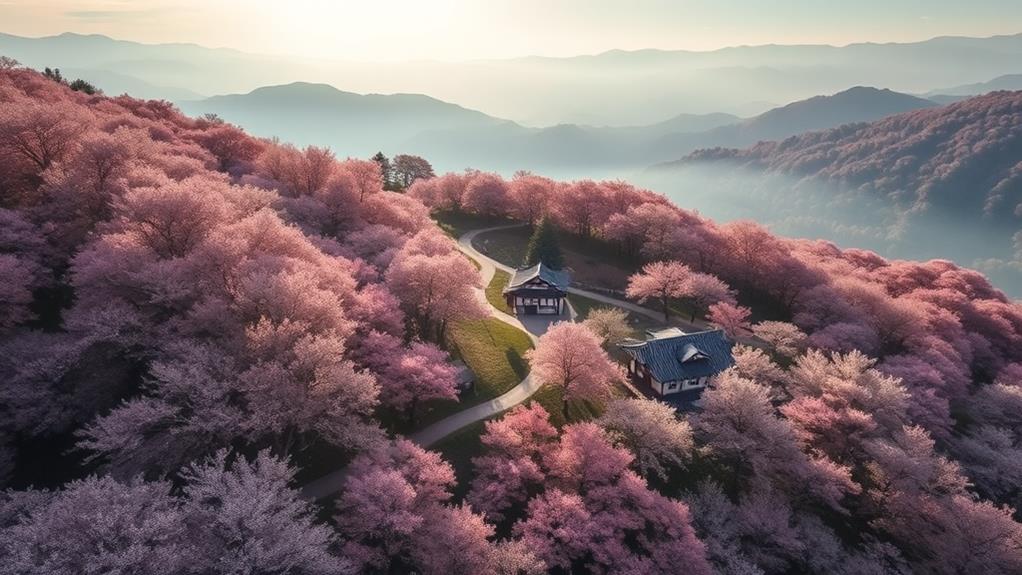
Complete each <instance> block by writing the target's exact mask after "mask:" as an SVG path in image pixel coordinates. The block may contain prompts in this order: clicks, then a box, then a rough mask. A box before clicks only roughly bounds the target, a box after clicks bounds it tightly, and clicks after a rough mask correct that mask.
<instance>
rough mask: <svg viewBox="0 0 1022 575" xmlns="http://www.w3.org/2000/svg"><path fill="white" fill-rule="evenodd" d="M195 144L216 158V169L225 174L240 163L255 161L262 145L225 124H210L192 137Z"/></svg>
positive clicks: (234, 127) (237, 129)
mask: <svg viewBox="0 0 1022 575" xmlns="http://www.w3.org/2000/svg"><path fill="white" fill-rule="evenodd" d="M192 137H193V138H194V139H195V141H196V142H198V143H199V144H201V145H202V147H204V148H206V149H207V150H209V151H210V153H212V154H213V156H215V157H216V159H217V163H218V168H219V170H220V171H221V172H226V171H228V170H229V169H230V168H232V167H235V166H236V165H237V164H239V163H241V162H250V161H252V160H255V159H256V158H257V157H258V156H259V153H260V152H261V151H262V149H263V146H262V144H261V143H260V142H259V141H258V140H256V139H255V138H252V137H251V136H249V135H248V134H246V133H245V132H243V131H241V130H240V129H239V128H237V127H236V126H233V125H231V124H226V123H220V124H216V123H214V124H211V125H209V126H208V127H205V128H204V129H200V130H199V131H198V132H196V133H195V134H194V135H193V136H192Z"/></svg>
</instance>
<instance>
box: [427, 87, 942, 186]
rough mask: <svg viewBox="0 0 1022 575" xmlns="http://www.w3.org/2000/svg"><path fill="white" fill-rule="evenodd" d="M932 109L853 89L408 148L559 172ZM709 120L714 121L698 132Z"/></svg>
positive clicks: (918, 101)
mask: <svg viewBox="0 0 1022 575" xmlns="http://www.w3.org/2000/svg"><path fill="white" fill-rule="evenodd" d="M935 106H938V104H937V103H935V102H931V101H929V100H925V99H922V98H917V97H915V96H909V95H907V94H900V93H897V92H892V91H890V90H880V89H876V88H867V87H861V86H860V87H856V88H851V89H849V90H845V91H842V92H838V93H837V94H833V95H830V96H817V97H814V98H810V99H808V100H803V101H799V102H793V103H791V104H788V105H787V106H783V107H780V108H776V109H773V110H770V111H768V112H765V113H763V114H761V115H759V116H756V117H753V118H749V119H746V120H740V119H738V118H735V117H734V116H723V115H713V116H709V117H708V116H697V117H691V116H690V117H687V118H685V121H684V122H681V121H678V120H672V121H668V122H665V123H660V124H653V125H650V126H639V127H631V128H593V127H586V126H573V125H568V126H563V125H562V126H554V127H551V128H545V129H530V128H523V127H522V126H519V125H517V124H501V125H495V126H489V127H485V128H482V129H477V130H472V131H470V132H463V131H456V130H442V131H436V132H427V133H423V134H420V135H419V136H417V137H416V138H414V139H413V140H412V141H411V142H410V143H409V147H411V148H412V149H416V150H419V151H420V152H421V153H424V154H426V155H427V157H433V158H436V159H437V160H438V161H441V162H446V161H449V160H453V159H454V158H461V159H462V161H464V162H467V164H468V165H473V166H478V167H485V168H487V169H498V170H500V169H506V168H507V167H508V166H527V167H529V168H530V169H538V170H544V169H547V170H553V172H552V173H553V174H554V175H558V176H560V175H563V173H565V172H568V173H570V171H571V170H573V169H574V170H576V171H577V170H578V169H581V168H592V169H608V168H622V167H632V168H641V167H645V166H648V165H649V164H652V163H656V162H663V161H668V160H671V159H674V158H678V157H679V156H683V155H685V154H688V153H690V152H692V151H694V150H696V149H698V148H701V147H717V146H724V147H742V146H748V145H752V144H755V143H756V142H759V141H763V140H776V139H784V138H787V137H790V136H794V135H796V134H800V133H802V132H806V131H809V130H819V129H825V128H832V127H835V126H840V125H842V124H846V123H850V122H866V121H872V120H877V119H880V118H884V117H887V116H890V115H892V114H898V113H902V112H906V111H911V110H918V109H924V108H931V107H935ZM729 119H730V120H732V121H727V120H729ZM714 121H716V122H721V124H720V125H717V126H716V127H711V128H709V129H706V130H699V129H698V128H699V127H701V126H702V125H705V124H706V123H708V122H714ZM495 160H499V162H497V161H495Z"/></svg>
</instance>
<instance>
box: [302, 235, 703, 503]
mask: <svg viewBox="0 0 1022 575" xmlns="http://www.w3.org/2000/svg"><path fill="white" fill-rule="evenodd" d="M523 225H525V224H512V225H504V226H495V227H491V228H484V229H479V230H473V231H470V232H468V233H466V234H464V235H462V236H461V237H460V238H458V249H460V250H461V251H462V252H463V253H464V254H465V255H467V256H468V257H470V258H472V259H473V260H475V261H477V262H478V263H479V275H480V276H481V278H482V285H483V288H484V289H485V286H486V285H488V284H489V283H490V280H491V279H493V274H495V273H496V270H498V269H499V270H503V271H506V272H508V273H512V274H513V273H514V271H515V270H514V268H512V267H510V266H507V265H505V264H502V263H500V262H498V261H497V260H494V259H493V258H491V257H489V256H487V255H485V254H483V253H481V252H480V251H479V250H477V249H476V248H475V246H473V245H472V240H473V239H475V237H476V236H478V235H479V234H482V233H486V232H492V231H495V230H500V229H505V228H515V227H520V226H523ZM484 289H477V290H476V292H477V296H478V297H479V298H480V301H481V302H482V303H483V305H484V306H485V308H486V309H487V310H488V311H489V313H490V316H491V317H493V318H495V319H498V320H500V321H502V322H504V323H506V324H508V325H511V326H513V327H516V328H518V329H520V330H522V331H524V332H525V333H526V334H528V336H529V339H531V340H532V343H533V345H535V344H536V342H537V341H538V340H539V336H540V335H542V334H543V333H545V332H546V329H547V327H549V326H550V324H551V323H554V322H556V321H562V320H563V319H564V318H563V317H549V316H547V317H544V316H529V317H528V318H525V322H524V323H523V322H522V321H519V319H518V318H516V317H512V316H510V315H508V314H506V313H504V312H502V311H500V310H498V309H496V308H494V307H493V306H491V305H490V303H489V301H487V299H486V293H485V291H484ZM568 291H569V292H570V293H573V294H576V295H580V296H583V297H587V298H590V299H594V300H596V301H599V302H602V303H605V304H608V305H612V306H616V307H619V308H622V309H625V310H627V311H630V312H634V313H637V314H640V315H643V316H646V317H649V318H651V319H653V320H656V321H662V319H663V314H661V313H660V312H657V311H654V310H651V309H649V308H646V307H642V306H640V305H637V304H634V303H632V302H629V301H625V300H621V299H617V298H614V297H610V296H607V295H603V294H600V293H597V292H593V291H589V290H584V289H580V288H569V289H568ZM576 317H577V314H576V313H575V310H574V309H571V306H570V304H569V318H570V319H571V320H574V319H575V318H576ZM676 321H677V320H676ZM679 323H681V325H682V327H687V326H694V327H697V328H705V327H706V326H705V324H702V325H700V323H689V322H679ZM540 387H542V384H541V383H539V382H537V381H535V380H533V378H532V375H531V374H529V375H527V376H525V379H523V380H522V381H521V382H520V383H519V384H518V385H516V386H514V387H513V388H511V389H510V390H508V391H507V392H506V393H504V394H503V395H501V396H500V397H497V398H495V399H491V400H490V401H487V402H485V403H480V404H478V405H473V406H472V407H469V408H466V409H464V410H462V411H459V412H458V413H455V414H454V415H451V416H449V417H447V418H444V419H441V420H440V421H438V422H436V423H434V424H432V425H430V426H429V427H426V428H424V429H422V430H420V431H418V432H416V433H413V434H412V435H410V436H409V437H408V438H409V439H410V440H412V441H414V442H415V443H417V444H419V445H421V446H423V447H429V446H430V445H433V444H434V443H436V442H437V441H439V440H441V439H443V438H444V437H447V436H448V435H450V434H451V433H454V432H455V431H458V430H459V429H461V428H463V427H465V426H467V425H470V424H472V423H475V422H477V421H481V420H483V419H488V418H490V417H493V416H494V415H497V414H498V413H501V412H503V411H506V410H508V409H511V408H512V407H514V406H516V405H518V404H519V403H522V402H523V401H525V400H526V399H528V398H529V397H531V396H532V394H534V393H536V392H537V391H538V390H539V388H540ZM346 477H347V470H346V469H343V468H342V469H338V470H337V471H334V472H333V473H330V474H328V475H325V476H323V477H320V478H319V479H316V480H315V481H312V482H310V483H308V484H306V485H305V486H304V487H303V488H302V494H303V495H304V496H305V497H306V498H308V499H323V498H324V497H327V496H329V495H331V494H333V493H336V492H337V491H339V490H340V489H341V487H342V486H343V485H344V480H345V478H346Z"/></svg>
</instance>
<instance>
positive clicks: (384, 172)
mask: <svg viewBox="0 0 1022 575" xmlns="http://www.w3.org/2000/svg"><path fill="white" fill-rule="evenodd" d="M371 159H372V161H374V162H376V163H377V164H379V165H380V175H381V176H383V189H385V190H390V191H394V189H395V186H394V168H393V166H391V164H390V160H389V159H388V158H387V156H385V155H383V152H376V155H375V156H373V157H372V158H371Z"/></svg>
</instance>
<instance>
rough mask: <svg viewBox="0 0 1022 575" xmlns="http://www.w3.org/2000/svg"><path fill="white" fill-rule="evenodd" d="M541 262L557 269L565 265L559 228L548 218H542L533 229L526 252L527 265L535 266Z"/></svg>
mask: <svg viewBox="0 0 1022 575" xmlns="http://www.w3.org/2000/svg"><path fill="white" fill-rule="evenodd" d="M540 262H543V265H545V266H547V267H549V268H552V269H555V270H559V269H561V268H562V267H564V257H563V256H562V255H561V246H560V243H558V241H557V230H555V229H554V226H553V224H551V223H550V220H548V219H546V218H543V219H542V220H540V221H539V224H537V225H536V228H535V229H534V230H533V231H532V237H531V238H529V248H528V250H526V252H525V265H527V266H534V265H536V264H538V263H540Z"/></svg>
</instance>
